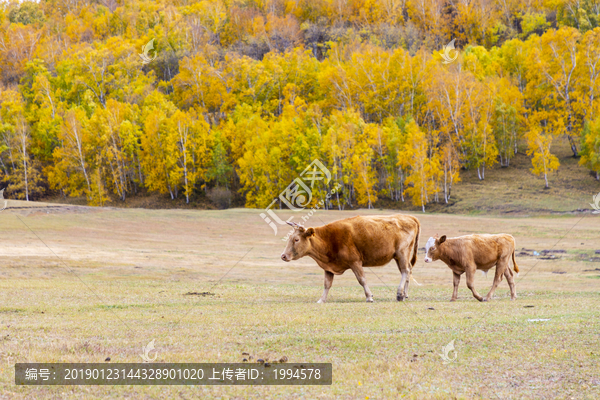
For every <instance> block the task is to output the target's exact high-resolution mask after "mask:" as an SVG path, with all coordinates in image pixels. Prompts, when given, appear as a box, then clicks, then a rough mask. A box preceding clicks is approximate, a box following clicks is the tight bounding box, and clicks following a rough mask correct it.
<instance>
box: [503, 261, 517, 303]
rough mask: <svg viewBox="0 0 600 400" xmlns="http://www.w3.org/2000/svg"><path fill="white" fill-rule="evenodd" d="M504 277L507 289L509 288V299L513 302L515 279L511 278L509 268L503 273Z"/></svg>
mask: <svg viewBox="0 0 600 400" xmlns="http://www.w3.org/2000/svg"><path fill="white" fill-rule="evenodd" d="M504 276H505V277H506V282H508V287H510V299H511V300H514V299H516V298H517V289H516V288H515V279H514V278H513V274H512V271H511V270H510V266H508V267H507V268H506V270H505V271H504Z"/></svg>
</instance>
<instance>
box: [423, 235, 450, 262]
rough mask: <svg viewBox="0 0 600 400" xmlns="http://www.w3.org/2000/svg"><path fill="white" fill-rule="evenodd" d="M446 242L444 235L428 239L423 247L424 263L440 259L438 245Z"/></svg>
mask: <svg viewBox="0 0 600 400" xmlns="http://www.w3.org/2000/svg"><path fill="white" fill-rule="evenodd" d="M445 241H446V235H444V236H442V237H441V238H438V235H435V237H430V238H429V240H428V241H427V244H426V245H425V262H426V263H430V262H433V261H435V260H439V259H440V256H439V254H440V245H441V244H442V243H444V242H445Z"/></svg>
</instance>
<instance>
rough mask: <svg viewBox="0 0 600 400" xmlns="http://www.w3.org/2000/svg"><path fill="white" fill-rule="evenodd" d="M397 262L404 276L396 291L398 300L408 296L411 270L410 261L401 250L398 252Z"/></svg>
mask: <svg viewBox="0 0 600 400" xmlns="http://www.w3.org/2000/svg"><path fill="white" fill-rule="evenodd" d="M395 260H396V264H397V265H398V269H399V270H400V274H402V278H401V279H400V285H398V291H397V293H396V300H398V301H402V300H404V299H405V298H407V297H408V292H407V290H408V280H409V278H410V277H409V273H410V270H409V269H408V262H407V258H406V256H405V254H402V253H400V252H397V253H396V258H395Z"/></svg>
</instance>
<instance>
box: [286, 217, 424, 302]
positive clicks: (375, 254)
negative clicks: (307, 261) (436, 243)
mask: <svg viewBox="0 0 600 400" xmlns="http://www.w3.org/2000/svg"><path fill="white" fill-rule="evenodd" d="M288 223H289V222H288ZM289 224H290V225H292V226H293V227H294V233H293V234H292V235H290V238H289V240H288V243H287V245H286V247H285V250H284V251H283V254H281V259H282V260H283V261H286V262H289V261H292V260H298V259H299V258H302V257H304V256H309V257H310V258H312V259H313V260H315V261H316V262H317V264H318V265H319V267H321V268H323V270H325V289H324V290H323V295H322V296H321V298H320V299H319V301H318V303H323V302H325V301H326V300H327V293H328V292H329V289H330V288H331V285H332V283H333V276H334V275H341V274H343V273H344V272H345V271H346V270H348V269H351V270H352V272H354V275H355V276H356V279H357V280H358V282H359V283H360V284H361V285H362V287H363V288H364V290H365V296H366V297H367V301H368V302H372V301H373V294H372V293H371V290H369V287H368V286H367V281H366V279H365V273H364V270H363V267H381V266H384V265H386V264H387V263H388V262H390V261H391V260H392V259H394V260H396V264H397V265H398V269H399V270H400V272H401V274H402V279H401V280H400V286H398V292H397V294H396V299H397V300H398V301H401V300H404V299H405V298H408V281H409V274H411V273H412V268H413V266H414V265H415V263H416V262H417V247H418V243H419V234H420V232H421V225H420V224H419V220H418V219H417V218H415V217H412V216H410V215H402V214H396V215H390V216H369V217H360V216H359V217H354V218H347V219H342V220H339V221H335V222H332V223H330V224H327V225H325V226H321V227H318V228H308V229H305V228H304V227H302V226H300V225H297V224H294V223H289Z"/></svg>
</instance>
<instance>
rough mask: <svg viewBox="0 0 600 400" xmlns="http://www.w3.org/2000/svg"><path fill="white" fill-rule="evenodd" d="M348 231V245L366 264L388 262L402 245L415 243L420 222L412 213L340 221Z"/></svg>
mask: <svg viewBox="0 0 600 400" xmlns="http://www.w3.org/2000/svg"><path fill="white" fill-rule="evenodd" d="M337 222H338V223H339V224H340V227H342V226H343V228H344V230H346V231H347V232H348V233H349V234H348V239H350V241H349V242H348V245H349V246H350V247H351V248H352V250H353V251H356V252H357V253H358V254H359V255H360V258H361V261H362V262H363V265H364V266H380V265H385V264H387V263H388V262H389V261H390V260H391V259H392V258H393V257H394V255H395V254H396V251H397V250H398V249H399V248H402V247H404V246H410V245H411V244H413V243H414V240H415V239H416V237H417V235H418V232H419V221H418V220H417V219H416V218H415V217H413V216H410V215H403V214H395V215H381V216H379V215H377V216H358V217H354V218H348V219H345V220H341V221H337Z"/></svg>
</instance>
